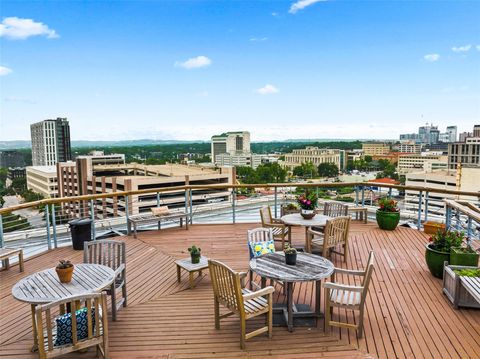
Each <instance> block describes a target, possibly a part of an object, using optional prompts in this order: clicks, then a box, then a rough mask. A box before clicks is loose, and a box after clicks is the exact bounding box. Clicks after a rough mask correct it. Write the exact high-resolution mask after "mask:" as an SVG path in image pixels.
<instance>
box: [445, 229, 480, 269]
mask: <svg viewBox="0 0 480 359" xmlns="http://www.w3.org/2000/svg"><path fill="white" fill-rule="evenodd" d="M462 234H463V233H462ZM462 241H463V239H462ZM466 242H467V246H466V247H452V249H451V251H450V264H452V265H459V266H471V267H476V266H477V265H478V258H479V257H480V254H479V253H478V252H477V251H475V250H474V249H473V248H472V243H471V240H470V238H466Z"/></svg>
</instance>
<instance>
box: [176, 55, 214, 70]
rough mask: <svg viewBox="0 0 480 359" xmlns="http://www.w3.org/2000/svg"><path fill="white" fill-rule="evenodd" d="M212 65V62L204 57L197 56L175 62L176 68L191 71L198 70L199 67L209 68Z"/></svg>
mask: <svg viewBox="0 0 480 359" xmlns="http://www.w3.org/2000/svg"><path fill="white" fill-rule="evenodd" d="M211 64H212V60H210V59H209V58H208V57H206V56H197V57H192V58H191V59H188V60H187V61H184V62H178V61H177V62H175V66H176V67H183V68H184V69H187V70H191V69H198V68H200V67H206V66H210V65H211Z"/></svg>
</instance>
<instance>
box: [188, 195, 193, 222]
mask: <svg viewBox="0 0 480 359" xmlns="http://www.w3.org/2000/svg"><path fill="white" fill-rule="evenodd" d="M188 197H189V203H190V224H193V194H192V189H189V190H188Z"/></svg>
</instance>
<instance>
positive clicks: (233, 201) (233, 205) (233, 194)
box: [232, 188, 236, 224]
mask: <svg viewBox="0 0 480 359" xmlns="http://www.w3.org/2000/svg"><path fill="white" fill-rule="evenodd" d="M235 197H236V193H235V188H234V189H232V221H233V224H235V220H236V218H235Z"/></svg>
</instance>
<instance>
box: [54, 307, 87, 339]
mask: <svg viewBox="0 0 480 359" xmlns="http://www.w3.org/2000/svg"><path fill="white" fill-rule="evenodd" d="M75 315H76V316H77V340H82V339H85V338H87V337H88V319H87V308H82V309H79V310H77V311H76V312H75ZM55 321H56V323H57V338H56V340H55V346H61V345H65V344H71V343H72V313H67V314H63V315H60V316H59V317H57V318H55ZM92 329H93V330H94V329H95V308H92Z"/></svg>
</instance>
